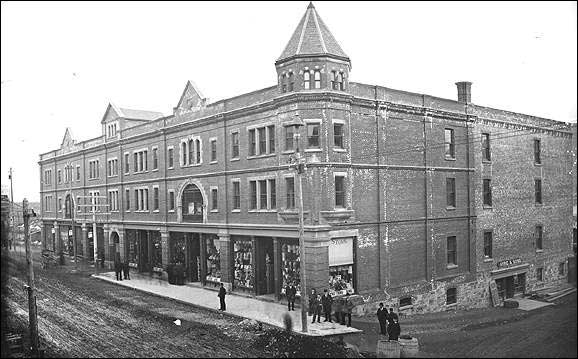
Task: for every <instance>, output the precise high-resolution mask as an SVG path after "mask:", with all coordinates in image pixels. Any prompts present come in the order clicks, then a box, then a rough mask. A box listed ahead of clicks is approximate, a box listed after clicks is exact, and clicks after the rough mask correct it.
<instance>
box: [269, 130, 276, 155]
mask: <svg viewBox="0 0 578 359" xmlns="http://www.w3.org/2000/svg"><path fill="white" fill-rule="evenodd" d="M267 137H268V138H269V153H275V125H269V126H267Z"/></svg>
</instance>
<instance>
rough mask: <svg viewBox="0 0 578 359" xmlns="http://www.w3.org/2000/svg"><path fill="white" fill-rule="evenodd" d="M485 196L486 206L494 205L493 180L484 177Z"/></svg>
mask: <svg viewBox="0 0 578 359" xmlns="http://www.w3.org/2000/svg"><path fill="white" fill-rule="evenodd" d="M483 187H484V188H483V192H484V194H483V196H484V206H488V207H491V206H492V185H491V180H489V179H484V181H483Z"/></svg>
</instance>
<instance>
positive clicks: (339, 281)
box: [329, 265, 354, 296]
mask: <svg viewBox="0 0 578 359" xmlns="http://www.w3.org/2000/svg"><path fill="white" fill-rule="evenodd" d="M353 292H354V290H353V265H343V266H335V267H329V294H331V295H332V296H336V295H337V296H339V295H345V294H347V293H349V294H353Z"/></svg>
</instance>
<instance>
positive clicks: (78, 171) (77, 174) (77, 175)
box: [76, 166, 80, 181]
mask: <svg viewBox="0 0 578 359" xmlns="http://www.w3.org/2000/svg"><path fill="white" fill-rule="evenodd" d="M76 180H77V181H80V166H76Z"/></svg>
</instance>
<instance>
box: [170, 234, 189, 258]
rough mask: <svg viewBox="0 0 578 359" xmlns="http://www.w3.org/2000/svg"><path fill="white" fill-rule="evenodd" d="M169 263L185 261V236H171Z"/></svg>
mask: <svg viewBox="0 0 578 359" xmlns="http://www.w3.org/2000/svg"><path fill="white" fill-rule="evenodd" d="M170 245H171V263H180V264H184V263H185V250H186V242H185V236H184V235H182V234H180V235H175V236H174V237H173V236H171V241H170Z"/></svg>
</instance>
